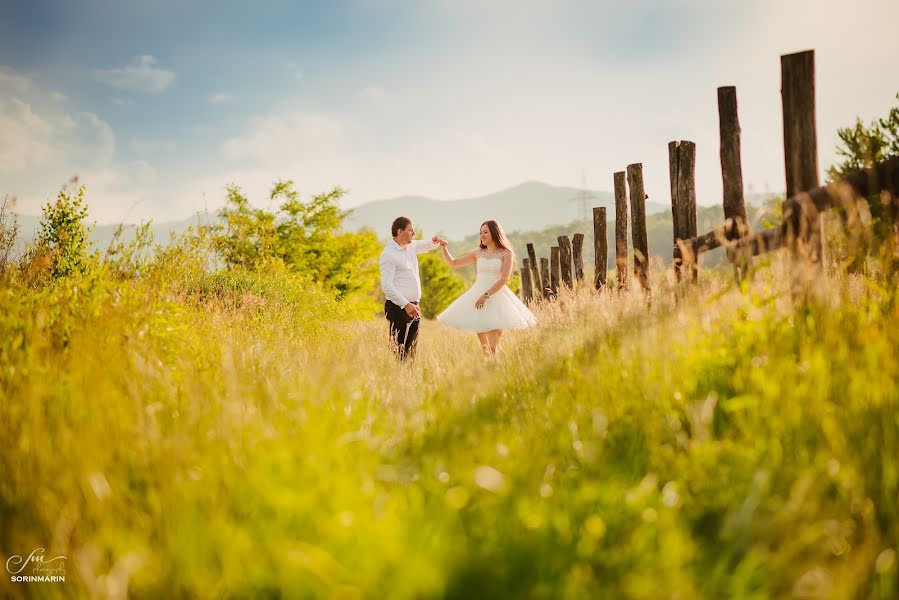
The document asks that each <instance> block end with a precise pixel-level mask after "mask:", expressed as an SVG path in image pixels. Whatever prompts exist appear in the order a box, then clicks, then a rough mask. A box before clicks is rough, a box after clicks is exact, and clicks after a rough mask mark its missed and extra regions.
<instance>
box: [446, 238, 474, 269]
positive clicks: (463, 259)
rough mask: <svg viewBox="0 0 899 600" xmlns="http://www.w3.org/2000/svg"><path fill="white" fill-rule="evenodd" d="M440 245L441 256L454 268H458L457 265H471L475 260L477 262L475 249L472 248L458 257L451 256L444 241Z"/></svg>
mask: <svg viewBox="0 0 899 600" xmlns="http://www.w3.org/2000/svg"><path fill="white" fill-rule="evenodd" d="M441 247H442V248H443V258H444V259H445V260H446V262H448V263H449V265H450V266H451V267H453V268H454V269H458V268H459V267H464V266H466V265H473V264H474V263H475V262H477V255H476V254H475V252H476V251H475V250H472V251H471V252H469V253H468V254H466V255H464V256H460V257H459V258H453V255H452V254H450V252H449V249H448V248H447V247H446V242H444V243H443V244H441Z"/></svg>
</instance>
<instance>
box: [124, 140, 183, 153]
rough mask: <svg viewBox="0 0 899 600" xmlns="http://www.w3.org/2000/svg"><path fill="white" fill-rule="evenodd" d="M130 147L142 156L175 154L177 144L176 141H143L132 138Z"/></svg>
mask: <svg viewBox="0 0 899 600" xmlns="http://www.w3.org/2000/svg"><path fill="white" fill-rule="evenodd" d="M128 145H129V147H130V148H131V149H132V150H134V151H135V152H140V153H141V154H155V153H158V152H174V151H175V148H177V144H176V143H175V141H174V140H143V139H138V138H131V141H130V142H129V144H128Z"/></svg>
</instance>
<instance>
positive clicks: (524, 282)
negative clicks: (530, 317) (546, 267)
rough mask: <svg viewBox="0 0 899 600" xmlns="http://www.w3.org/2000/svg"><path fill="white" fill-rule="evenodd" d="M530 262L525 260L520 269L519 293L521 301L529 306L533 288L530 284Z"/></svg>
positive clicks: (532, 297) (532, 296)
mask: <svg viewBox="0 0 899 600" xmlns="http://www.w3.org/2000/svg"><path fill="white" fill-rule="evenodd" d="M530 262H531V261H530V260H529V259H527V258H525V259H524V260H523V261H522V267H521V291H522V299H523V300H524V303H525V304H530V303H531V301H532V300H533V299H534V287H533V285H532V282H531V265H530Z"/></svg>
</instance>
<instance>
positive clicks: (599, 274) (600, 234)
mask: <svg viewBox="0 0 899 600" xmlns="http://www.w3.org/2000/svg"><path fill="white" fill-rule="evenodd" d="M608 244H609V241H608V239H606V207H605V206H595V207H594V208H593V267H594V276H593V287H595V288H596V289H600V288H601V287H603V286H605V285H606V275H607V271H608V270H609V261H608V252H609V246H608ZM625 244H627V240H625ZM626 260H627V259H625V262H626ZM625 266H627V265H625Z"/></svg>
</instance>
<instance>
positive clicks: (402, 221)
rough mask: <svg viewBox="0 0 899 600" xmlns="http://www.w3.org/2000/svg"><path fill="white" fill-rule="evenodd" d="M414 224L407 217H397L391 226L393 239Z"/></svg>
mask: <svg viewBox="0 0 899 600" xmlns="http://www.w3.org/2000/svg"><path fill="white" fill-rule="evenodd" d="M411 222H412V219H407V218H406V217H397V218H396V219H394V220H393V225H391V226H390V233H391V235H392V236H393V237H396V234H398V233H399V232H400V230H401V229H405V228H406V227H408V226H409V223H411Z"/></svg>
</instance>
